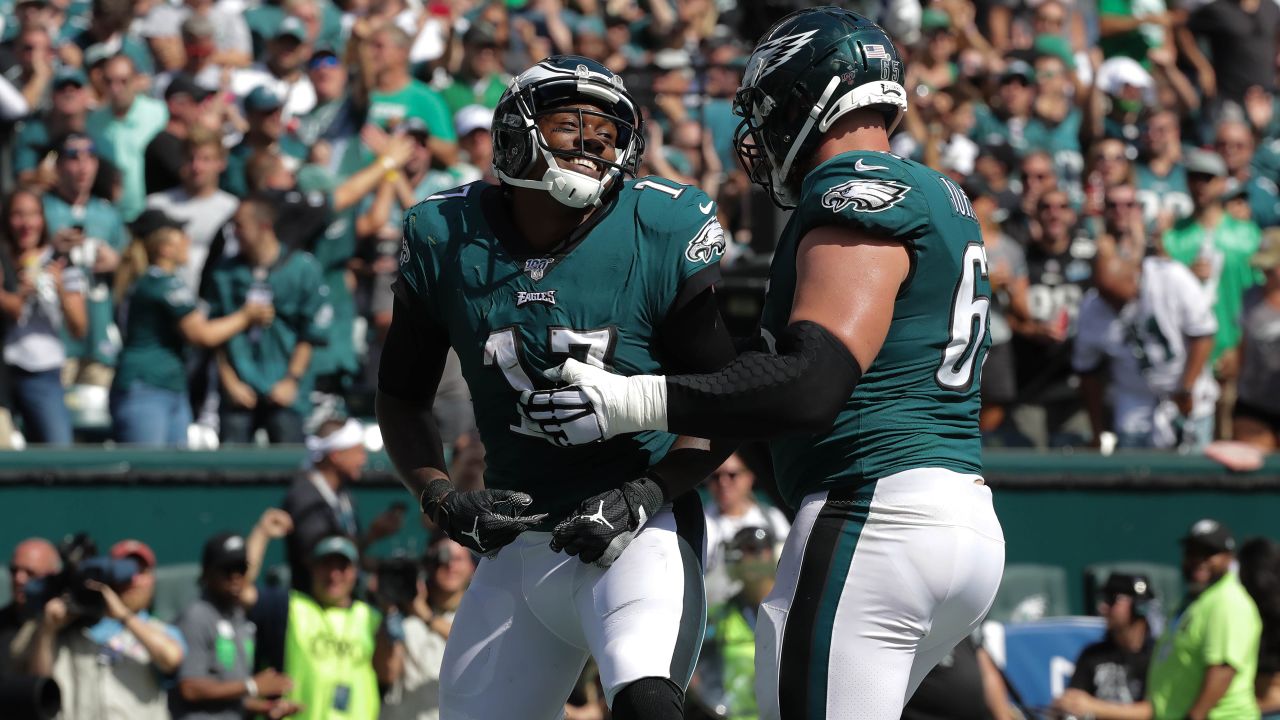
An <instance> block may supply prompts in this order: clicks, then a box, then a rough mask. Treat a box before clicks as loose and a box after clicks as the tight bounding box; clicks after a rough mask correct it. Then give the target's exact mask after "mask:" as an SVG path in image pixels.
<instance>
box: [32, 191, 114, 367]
mask: <svg viewBox="0 0 1280 720" xmlns="http://www.w3.org/2000/svg"><path fill="white" fill-rule="evenodd" d="M44 222H45V227H46V228H47V229H48V232H49V235H51V236H52V235H54V234H56V233H58V232H59V231H61V230H64V229H66V228H69V227H73V226H77V225H79V226H82V227H83V228H84V236H85V238H86V239H90V240H97V241H99V242H101V243H105V244H107V245H109V246H110V247H111V248H112V249H113V250H115V251H116V252H123V251H124V248H125V245H126V244H127V243H128V241H129V238H128V235H127V234H126V233H125V230H124V222H123V221H122V220H121V219H120V213H119V212H118V211H117V210H116V208H115V206H114V205H112V204H111V203H109V202H107V201H106V200H103V199H101V198H96V197H91V198H89V201H88V202H87V203H85V204H84V205H78V206H72V205H71V204H69V203H68V202H67V201H65V200H63V199H62V198H61V197H59V196H58V195H56V194H55V193H47V194H45V196H44ZM85 270H86V274H87V276H88V280H89V283H88V286H87V287H86V290H85V312H86V314H87V315H88V320H89V328H88V331H87V332H86V333H85V336H84V337H83V338H74V337H71V335H69V334H66V333H64V334H63V336H62V343H63V345H64V346H65V347H66V350H67V357H69V358H85V359H89V360H94V361H97V362H100V363H102V364H104V365H108V366H114V365H115V362H116V355H117V354H118V353H119V352H120V333H119V331H118V330H117V328H116V324H115V316H114V312H115V310H114V308H115V305H114V303H113V302H112V299H111V281H112V275H111V274H110V273H103V274H98V275H94V274H92V273H88V272H87V271H88V268H85Z"/></svg>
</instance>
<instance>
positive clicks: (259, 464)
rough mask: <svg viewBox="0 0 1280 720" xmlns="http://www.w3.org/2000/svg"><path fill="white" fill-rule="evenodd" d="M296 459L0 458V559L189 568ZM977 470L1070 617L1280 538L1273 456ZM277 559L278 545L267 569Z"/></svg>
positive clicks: (260, 453)
mask: <svg viewBox="0 0 1280 720" xmlns="http://www.w3.org/2000/svg"><path fill="white" fill-rule="evenodd" d="M303 455H304V454H303V452H302V451H301V450H298V449H294V448H272V449H246V450H222V451H218V452H207V453H201V452H177V451H173V452H170V451H163V452H142V451H124V450H99V449H93V450H70V451H47V450H28V451H25V452H21V453H6V454H3V455H0V552H3V553H5V554H6V556H7V553H8V549H9V548H11V547H13V545H14V544H16V543H17V542H18V541H19V540H21V539H23V538H25V537H29V536H33V535H37V536H42V537H46V538H50V539H53V540H55V541H56V540H57V539H59V538H61V537H62V536H63V535H65V534H67V533H71V532H76V531H82V530H83V531H87V532H89V533H90V534H91V535H93V536H94V538H95V539H96V540H97V541H98V543H99V547H100V548H101V549H104V550H105V549H106V547H109V545H110V543H113V542H115V541H116V540H119V539H121V538H125V537H136V538H139V539H141V540H144V541H145V542H147V543H149V544H150V545H151V546H152V548H153V549H154V550H155V551H156V555H157V557H158V559H159V561H160V562H161V563H162V564H169V563H181V562H196V561H198V559H199V554H200V547H201V543H202V542H203V540H204V538H206V537H208V536H209V535H211V534H213V533H215V532H218V531H222V530H238V531H241V532H247V531H248V530H249V529H250V528H251V527H252V526H253V523H254V522H255V521H256V520H257V518H258V516H259V515H260V514H261V513H262V510H263V509H264V508H266V507H269V506H273V505H278V504H279V503H280V501H281V500H282V499H283V497H284V492H285V488H286V487H287V484H288V482H289V480H290V479H291V478H292V477H293V476H294V475H295V474H296V473H297V472H299V468H300V467H301V463H302V460H303ZM986 466H987V470H986V473H985V474H986V476H987V478H988V481H989V482H990V483H991V485H992V486H993V488H994V492H995V501H996V509H997V511H998V513H999V515H1000V521H1001V523H1002V524H1003V526H1004V531H1005V540H1006V543H1007V561H1008V562H1011V563H1021V562H1034V563H1043V564H1052V565H1058V566H1060V567H1062V568H1064V569H1065V570H1066V571H1067V576H1068V578H1069V581H1070V583H1071V585H1070V587H1069V592H1070V600H1071V606H1072V609H1073V610H1074V611H1075V612H1082V611H1083V610H1084V602H1083V597H1082V593H1083V590H1082V583H1081V577H1082V573H1083V570H1084V568H1085V567H1086V566H1087V565H1089V564H1092V563H1097V562H1109V561H1120V560H1134V561H1143V562H1158V563H1165V564H1170V565H1177V563H1178V559H1179V547H1178V544H1177V539H1178V537H1179V536H1180V535H1181V534H1182V533H1183V532H1185V530H1186V528H1187V527H1188V526H1189V525H1190V524H1191V523H1192V522H1193V521H1195V520H1197V519H1199V518H1202V517H1214V518H1217V519H1219V520H1221V521H1222V522H1225V523H1226V524H1227V525H1228V526H1230V527H1231V528H1232V530H1233V531H1234V532H1235V534H1236V537H1237V539H1238V540H1243V539H1245V538H1248V537H1251V536H1254V535H1269V536H1271V537H1274V538H1277V539H1280V455H1277V456H1272V457H1271V458H1270V459H1269V460H1268V463H1267V465H1266V466H1265V467H1263V468H1262V469H1261V470H1259V471H1256V472H1253V473H1246V474H1236V473H1229V472H1227V471H1226V470H1224V469H1222V468H1221V467H1220V466H1218V465H1216V464H1215V463H1212V462H1210V461H1208V460H1205V459H1203V458H1200V457H1193V456H1179V455H1170V454H1144V453H1132V454H1117V455H1115V456H1112V457H1110V458H1104V457H1101V456H1098V455H1094V454H1074V455H1070V454H1069V455H1052V454H1037V453H1029V452H1016V451H1005V452H991V453H988V454H987V457H986ZM354 494H355V497H356V500H357V503H358V505H359V513H360V516H361V518H362V520H363V521H364V522H365V523H366V524H367V523H368V522H369V520H370V519H372V517H373V516H375V515H377V514H378V513H379V512H381V511H383V510H384V509H386V508H387V507H389V506H390V505H391V503H393V502H406V503H407V504H408V505H409V506H410V507H411V508H412V506H413V504H414V503H413V501H412V499H411V498H409V497H408V495H407V494H406V493H405V492H404V490H403V489H401V488H400V486H399V485H398V484H397V483H396V482H395V481H394V479H393V478H392V476H391V475H390V471H389V466H388V463H387V460H386V458H385V456H382V455H376V454H375V455H373V456H372V458H371V465H370V469H369V472H368V473H367V477H366V479H365V480H364V481H362V482H361V483H360V485H359V486H358V487H357V489H356V490H355V493H354ZM425 537H426V536H425V533H424V531H423V529H422V527H421V525H420V522H419V519H418V515H417V513H415V512H410V513H408V514H407V515H406V518H405V527H404V529H402V531H401V532H400V533H399V534H398V535H396V536H394V537H392V538H389V539H387V540H384V541H382V542H380V543H378V544H376V545H374V546H373V547H372V548H371V551H372V553H373V554H374V555H391V554H393V553H395V552H397V551H402V552H409V553H412V554H416V553H419V552H421V550H422V549H423V547H424V544H425ZM282 559H283V558H282V549H281V547H280V546H279V544H278V543H277V544H276V545H275V546H274V547H272V548H271V551H270V554H269V555H268V559H267V563H268V565H272V564H275V563H278V562H281V561H282Z"/></svg>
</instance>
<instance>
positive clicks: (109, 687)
mask: <svg viewBox="0 0 1280 720" xmlns="http://www.w3.org/2000/svg"><path fill="white" fill-rule="evenodd" d="M92 554H93V553H92V552H88V551H86V552H82V553H81V556H83V557H88V559H86V560H80V561H79V562H75V563H72V562H65V561H66V560H67V557H66V554H64V562H65V564H66V565H67V567H65V568H64V571H63V573H62V574H61V575H60V576H59V581H58V582H56V583H54V582H51V583H50V586H51V588H52V587H53V586H60V587H59V589H61V591H62V592H61V593H60V594H58V595H57V596H56V597H50V598H49V599H48V600H47V601H46V602H45V604H44V609H43V612H42V613H41V617H40V618H39V619H38V620H36V621H34V622H38V627H37V629H36V632H35V637H34V639H33V640H32V643H31V647H30V649H29V650H28V654H27V668H26V669H27V672H29V673H30V674H32V675H40V676H47V677H52V678H53V679H54V680H56V681H57V683H58V686H59V687H60V688H61V690H62V707H63V709H64V713H65V717H68V718H82V717H92V718H98V719H100V720H117V719H118V720H152V719H153V718H154V719H155V720H168V717H169V708H168V695H167V692H166V690H165V688H164V686H163V684H162V680H163V678H164V676H168V675H172V674H173V673H174V672H176V671H177V670H178V667H179V665H181V663H182V658H183V655H184V653H185V652H186V648H185V646H184V644H183V642H182V636H181V635H180V634H179V633H178V630H177V628H175V627H173V626H172V625H169V624H168V623H163V622H160V621H158V620H156V619H154V618H152V617H151V616H150V615H149V614H148V613H147V608H148V607H149V606H150V605H151V601H152V599H153V598H154V596H155V572H154V571H155V565H156V556H155V553H154V552H152V550H151V548H149V547H147V546H146V545H145V544H144V543H142V542H139V541H137V540H122V541H121V542H118V543H116V544H115V545H114V546H113V547H112V548H111V553H110V555H109V556H108V557H90V556H91V555H92Z"/></svg>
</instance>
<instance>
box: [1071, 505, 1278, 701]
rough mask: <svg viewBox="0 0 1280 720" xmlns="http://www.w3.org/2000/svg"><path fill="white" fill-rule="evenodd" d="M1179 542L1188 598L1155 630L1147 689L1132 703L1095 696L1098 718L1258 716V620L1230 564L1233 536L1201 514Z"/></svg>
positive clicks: (1253, 607)
mask: <svg viewBox="0 0 1280 720" xmlns="http://www.w3.org/2000/svg"><path fill="white" fill-rule="evenodd" d="M1181 542H1182V577H1183V579H1184V580H1186V582H1187V598H1186V599H1185V600H1184V601H1183V604H1182V607H1181V609H1179V611H1178V612H1177V613H1176V614H1175V615H1174V616H1173V619H1172V620H1171V621H1170V624H1169V627H1168V629H1166V630H1165V632H1164V634H1163V635H1161V636H1160V640H1159V642H1157V643H1156V646H1155V651H1154V653H1153V654H1152V656H1151V667H1150V670H1149V671H1148V673H1147V688H1146V691H1147V697H1146V699H1145V700H1143V701H1141V702H1137V703H1132V704H1119V703H1109V702H1102V701H1094V702H1092V703H1090V704H1089V710H1090V712H1091V715H1090V716H1091V717H1093V718H1096V720H1257V719H1258V718H1259V717H1261V714H1260V713H1259V711H1258V702H1257V699H1256V698H1255V696H1254V691H1255V688H1254V679H1255V677H1256V675H1257V672H1258V650H1259V645H1260V640H1261V636H1262V620H1261V618H1260V616H1259V614H1258V607H1257V605H1256V604H1255V603H1254V601H1253V598H1251V597H1250V596H1249V592H1248V591H1247V590H1246V589H1245V587H1244V585H1243V584H1242V583H1241V582H1240V577H1239V576H1238V575H1237V573H1236V572H1235V571H1234V570H1232V567H1233V565H1234V564H1235V559H1236V553H1235V549H1236V541H1235V538H1233V537H1232V535H1231V531H1230V530H1228V529H1227V527H1226V526H1225V525H1223V524H1222V523H1220V522H1218V521H1217V520H1211V519H1209V518H1205V519H1203V520H1199V521H1197V522H1196V523H1195V524H1194V525H1192V526H1191V529H1190V530H1188V531H1187V534H1186V536H1184V537H1183V538H1182V540H1181Z"/></svg>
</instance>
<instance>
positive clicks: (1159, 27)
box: [0, 0, 1280, 451]
mask: <svg viewBox="0 0 1280 720" xmlns="http://www.w3.org/2000/svg"><path fill="white" fill-rule="evenodd" d="M0 5H3V6H5V8H6V10H5V12H4V13H3V18H2V19H0V23H2V24H0V133H3V135H4V136H5V137H6V141H5V142H4V143H2V144H0V145H3V147H4V152H3V153H0V188H2V189H3V192H2V193H0V198H2V199H3V202H2V203H0V213H2V215H0V238H2V243H0V245H2V247H3V251H2V252H0V263H2V264H3V283H2V286H0V317H2V318H3V325H4V329H3V352H4V363H3V365H2V366H0V367H2V368H3V377H0V404H3V406H4V407H6V408H7V409H8V410H9V412H8V416H9V417H6V418H5V421H4V422H3V423H0V445H5V446H14V445H17V446H22V445H24V444H27V443H47V444H55V445H65V444H68V443H71V442H73V441H85V442H101V441H103V440H107V439H111V440H114V441H117V442H123V443H131V444H140V445H170V446H173V445H177V446H183V445H192V446H195V447H209V446H211V445H212V444H213V443H215V442H217V441H218V439H220V440H221V442H224V443H243V442H253V441H255V440H256V441H267V442H281V443H296V442H300V441H301V439H302V437H303V433H304V430H308V429H314V428H315V426H316V425H317V424H318V423H319V422H320V421H321V420H322V419H323V418H324V417H326V416H328V415H331V414H332V413H333V412H334V411H335V409H337V410H338V411H344V410H345V411H349V412H355V413H356V414H368V413H367V410H368V407H369V397H370V394H371V389H372V387H373V386H374V381H375V377H374V376H375V374H376V367H377V361H378V357H379V352H380V347H381V340H382V338H383V336H384V335H385V332H386V330H387V327H388V323H389V318H390V309H391V292H390V285H391V282H392V280H393V279H394V276H395V272H396V265H397V262H396V258H397V255H398V253H399V243H400V219H401V217H402V216H403V214H404V211H405V209H406V208H408V207H410V206H412V205H413V204H415V203H416V202H418V201H420V200H422V199H424V198H426V197H427V196H429V195H431V194H433V193H437V192H440V191H443V190H447V189H449V188H451V187H454V186H457V185H460V184H463V183H469V182H474V181H484V182H491V183H492V182H496V180H495V178H494V176H493V173H492V168H491V159H492V144H491V138H490V131H489V128H490V126H491V124H492V122H493V112H492V108H493V107H494V106H495V105H496V103H497V101H498V99H499V97H500V96H501V94H502V92H503V90H504V89H505V88H506V86H507V84H508V83H509V81H510V79H511V77H512V75H513V74H515V73H518V72H520V71H521V70H523V69H524V68H526V67H528V66H529V65H530V64H532V63H533V62H534V61H536V60H538V59H540V58H542V57H545V56H547V55H550V54H553V53H577V54H582V55H585V56H589V57H592V58H596V59H599V60H601V61H603V62H605V63H606V64H607V65H608V66H609V67H611V68H612V69H614V70H615V71H618V72H620V73H622V74H623V76H624V78H626V80H627V83H628V87H629V88H630V89H631V91H632V92H633V93H634V94H635V95H636V97H637V99H638V101H639V102H640V103H641V104H642V105H643V106H644V109H645V114H646V116H647V127H646V134H645V136H646V138H647V140H648V147H647V150H646V153H645V156H644V162H643V163H642V167H641V174H657V175H661V176H664V177H667V178H671V179H675V180H678V181H681V182H688V183H695V184H698V185H700V186H701V187H703V188H704V189H705V190H706V191H707V192H708V193H709V194H710V195H711V196H712V197H714V198H716V199H717V200H718V202H719V204H718V206H719V208H720V213H721V218H720V220H721V224H722V225H723V226H724V227H725V228H726V230H727V235H728V237H729V238H730V239H731V240H732V241H733V242H731V243H730V246H729V249H728V251H727V252H726V255H725V258H724V263H725V265H726V268H727V272H728V273H730V274H735V273H738V274H742V275H746V276H757V277H758V276H760V275H762V274H763V272H764V269H765V268H766V267H767V261H768V259H769V254H770V251H771V248H772V246H773V241H774V238H776V236H777V234H778V231H779V229H780V222H782V221H783V220H784V217H783V216H782V215H781V214H780V213H777V212H775V211H774V210H773V208H772V206H771V205H770V204H769V203H768V201H767V198H766V197H765V196H764V195H762V194H761V193H760V192H759V191H758V190H756V189H753V188H752V186H751V185H750V183H749V182H748V181H747V178H746V176H745V175H744V174H743V172H742V171H741V170H740V168H739V166H738V163H737V162H736V158H735V156H734V151H733V146H732V137H733V130H734V127H735V125H736V118H735V116H734V115H733V112H732V103H733V96H734V92H735V90H736V89H737V87H738V85H739V83H740V81H741V76H742V72H743V69H744V66H745V64H746V58H747V56H748V54H749V52H750V49H751V43H752V42H753V41H754V39H755V38H756V37H758V36H759V34H760V33H761V32H762V31H763V30H764V29H765V28H766V27H767V23H768V22H769V20H770V19H772V18H774V17H777V16H779V15H780V14H781V13H782V12H785V11H786V10H787V9H789V7H790V6H789V5H787V3H785V2H765V1H763V0H716V1H714V2H712V0H610V1H609V2H603V3H602V2H598V0H508V1H505V2H490V1H488V0H438V1H437V0H433V1H431V2H426V3H423V2H421V0H343V1H341V2H330V1H329V0H280V1H279V2H269V1H267V0H261V1H260V2H257V1H249V2H246V1H245V0H180V1H173V2H170V1H169V0H145V1H144V0H92V1H89V2H86V1H85V0H16V1H15V0H7V2H4V3H0ZM852 5H853V6H854V9H857V10H859V11H861V12H866V13H868V14H870V15H871V16H872V17H873V19H876V20H877V21H879V22H880V23H881V24H883V25H884V26H885V27H886V28H887V29H888V30H889V31H890V33H891V34H893V35H894V37H895V38H897V39H898V42H899V44H900V46H901V48H900V50H901V52H902V54H903V56H904V57H905V58H906V59H907V74H906V83H905V84H906V87H907V88H908V91H909V92H910V94H911V111H910V112H909V113H908V115H907V117H906V121H905V122H904V123H903V127H902V129H901V130H900V131H899V132H898V133H897V134H896V135H895V137H894V138H893V148H894V151H895V152H896V153H898V154H900V155H904V156H909V157H912V158H917V159H919V160H921V161H923V162H925V163H927V164H929V165H931V166H934V167H937V168H940V169H942V170H944V171H945V172H947V173H948V174H950V175H951V176H953V177H954V178H955V179H956V180H957V181H958V182H959V183H960V184H962V186H963V187H964V188H965V190H966V192H967V193H968V194H969V195H970V196H971V198H972V200H973V205H974V208H975V211H976V214H977V215H978V219H979V221H980V224H981V229H982V236H983V240H984V242H985V244H986V248H987V258H988V273H989V277H990V279H991V282H992V286H993V290H994V293H993V297H992V303H991V321H990V326H989V332H990V335H991V339H992V348H991V352H990V355H989V357H988V359H987V362H986V364H985V369H984V372H983V374H982V392H983V398H984V407H983V411H982V425H983V430H984V432H985V433H986V437H987V438H988V440H989V442H990V444H992V445H1004V446H1035V447H1040V448H1044V447H1061V446H1084V445H1090V444H1092V445H1094V446H1100V447H1103V448H1104V449H1109V448H1110V447H1112V446H1117V445H1118V446H1120V447H1158V448H1180V449H1183V450H1194V449H1199V448H1201V447H1203V446H1204V445H1205V444H1206V443H1208V442H1209V441H1211V440H1213V439H1215V438H1225V439H1231V438H1235V439H1239V440H1242V441H1245V442H1248V443H1250V444H1252V445H1254V446H1256V447H1257V448H1259V449H1261V450H1263V451H1270V450H1273V449H1275V448H1276V446H1277V442H1278V441H1280V360H1277V358H1280V335H1278V334H1277V330H1276V328H1277V327H1280V324H1278V323H1277V316H1278V314H1280V189H1278V188H1277V185H1276V175H1277V172H1280V112H1277V108H1278V105H1277V99H1276V96H1275V90H1276V65H1277V63H1276V56H1277V42H1276V37H1277V34H1278V31H1280V11H1278V10H1277V7H1276V6H1275V5H1274V3H1268V2H1263V1H1262V0H1187V1H1186V2H1182V3H1179V4H1177V5H1176V6H1175V5H1168V4H1167V3H1166V2H1165V0H1150V1H1149V2H1142V3H1137V2H1131V1H1130V0H1101V1H1100V2H1099V3H1097V4H1096V5H1095V4H1094V3H1091V2H1079V1H1077V0H1034V1H1033V0H1027V1H1026V2H1022V1H1021V0H976V1H973V0H927V1H926V2H923V3H920V2H918V0H891V1H889V2H882V3H865V2H852ZM748 320H750V318H748ZM466 396H467V393H466V387H465V383H464V382H463V381H462V379H461V377H460V375H459V374H458V372H457V369H456V363H455V364H454V365H453V366H452V367H451V369H450V371H449V372H448V373H447V375H446V380H445V383H444V387H443V388H442V390H441V392H440V393H439V395H438V398H439V401H440V404H441V408H438V410H440V413H441V414H442V416H443V417H442V424H444V425H446V426H447V427H446V429H447V430H448V431H449V434H450V435H451V437H458V436H460V435H463V434H465V433H466V432H468V431H469V430H470V429H471V426H472V425H473V421H472V420H471V418H470V414H469V413H470V409H469V408H468V407H466V405H467V403H466ZM9 418H12V420H10V419H9Z"/></svg>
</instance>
